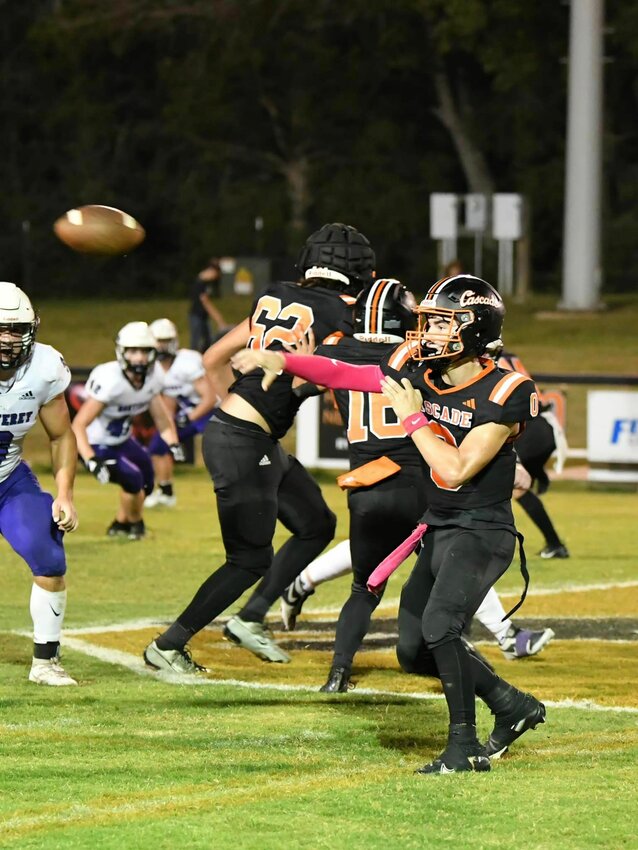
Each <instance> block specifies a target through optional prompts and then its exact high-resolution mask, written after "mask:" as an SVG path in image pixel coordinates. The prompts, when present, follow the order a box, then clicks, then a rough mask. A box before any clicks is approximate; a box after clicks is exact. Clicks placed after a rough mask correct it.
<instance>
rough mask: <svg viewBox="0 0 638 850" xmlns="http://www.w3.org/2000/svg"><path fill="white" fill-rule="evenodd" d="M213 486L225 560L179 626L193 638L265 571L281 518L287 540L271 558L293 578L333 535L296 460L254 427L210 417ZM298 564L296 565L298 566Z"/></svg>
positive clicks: (206, 439) (206, 449)
mask: <svg viewBox="0 0 638 850" xmlns="http://www.w3.org/2000/svg"><path fill="white" fill-rule="evenodd" d="M202 448H203V454H204V461H205V463H206V467H207V469H208V471H209V473H210V475H211V478H212V479H213V483H214V485H215V494H216V496H217V512H218V515H219V522H220V526H221V532H222V539H223V542H224V547H225V549H226V562H225V563H224V564H223V565H222V566H221V567H220V568H219V569H218V570H217V571H216V572H214V573H213V574H212V575H211V576H209V578H208V579H206V581H205V582H204V584H203V585H202V586H201V587H200V588H199V590H198V591H197V593H196V594H195V596H194V598H193V600H192V602H191V603H190V605H189V606H188V607H187V608H186V609H185V610H184V611H183V612H182V614H180V616H179V617H178V618H177V622H178V623H179V624H181V626H182V627H183V628H184V629H185V630H187V631H188V632H190V633H191V634H194V633H195V632H197V631H199V630H200V629H202V628H204V626H206V625H207V624H208V623H210V622H211V620H213V619H215V617H217V616H218V615H219V614H221V613H222V611H224V610H226V608H228V606H229V605H231V604H232V603H233V602H235V601H236V600H237V599H238V598H239V597H240V596H241V595H242V593H244V591H245V590H247V589H248V588H249V587H250V586H251V585H253V584H254V583H255V582H256V581H257V580H258V579H260V578H262V577H263V576H264V575H265V574H267V572H268V571H269V569H270V567H271V564H272V563H273V547H272V539H273V535H274V533H275V525H276V523H277V520H278V519H279V520H280V521H281V522H282V523H283V525H285V527H286V528H287V529H288V530H289V531H291V532H292V537H291V538H290V539H289V540H288V541H287V542H286V543H285V544H284V546H282V548H281V549H280V550H279V552H278V553H277V559H278V561H279V563H280V564H281V565H282V567H281V569H282V570H283V571H286V569H288V570H289V571H292V568H291V567H290V566H289V565H294V570H295V571H296V572H295V571H292V572H293V578H294V575H296V574H297V573H298V572H299V571H300V569H303V567H305V566H306V565H307V564H309V563H310V561H312V560H313V559H314V558H316V556H317V555H318V554H319V553H320V552H322V551H323V549H324V548H325V547H326V546H327V545H328V543H330V541H331V540H332V538H333V537H334V533H335V528H336V517H335V515H334V514H333V513H332V511H331V510H330V509H329V508H328V506H327V505H326V503H325V501H324V499H323V496H322V495H321V490H320V489H319V487H318V485H317V484H316V482H315V481H314V480H313V478H312V477H311V476H310V474H309V473H308V472H307V471H306V470H305V469H304V467H303V466H302V465H301V464H300V463H299V461H298V460H297V459H296V458H294V457H292V456H291V455H288V454H286V452H284V450H283V449H282V448H281V446H280V445H279V443H278V442H277V441H276V440H275V439H273V438H272V437H270V436H269V435H268V434H266V433H265V432H264V431H262V430H261V429H260V428H257V427H256V426H254V427H253V428H251V427H250V426H248V427H237V426H235V425H231V424H230V423H228V422H222V421H220V420H218V419H215V417H213V419H211V421H210V422H209V423H208V425H207V426H206V430H205V431H204V436H203V444H202ZM299 564H301V565H302V566H301V567H299Z"/></svg>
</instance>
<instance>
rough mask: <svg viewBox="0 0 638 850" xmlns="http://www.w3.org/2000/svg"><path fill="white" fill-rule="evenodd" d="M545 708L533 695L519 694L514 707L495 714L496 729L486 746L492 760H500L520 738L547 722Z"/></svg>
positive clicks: (493, 730) (513, 703)
mask: <svg viewBox="0 0 638 850" xmlns="http://www.w3.org/2000/svg"><path fill="white" fill-rule="evenodd" d="M546 713H547V712H546V710H545V706H544V705H543V703H542V702H540V700H537V699H536V697H535V696H532V694H524V693H521V692H520V691H519V692H518V694H517V696H516V699H515V700H514V701H513V702H512V707H511V708H510V709H508V710H507V711H497V712H495V714H494V718H495V723H494V728H493V729H492V731H491V733H490V737H489V738H488V739H487V742H486V744H485V752H486V753H487V755H488V757H489V758H490V759H499V758H500V757H501V756H502V755H504V753H506V752H507V750H508V748H509V746H510V744H513V743H514V741H515V740H516V739H517V738H520V737H521V735H522V734H523V733H524V732H527V730H528V729H536V727H537V726H538V725H539V723H544V722H545V715H546Z"/></svg>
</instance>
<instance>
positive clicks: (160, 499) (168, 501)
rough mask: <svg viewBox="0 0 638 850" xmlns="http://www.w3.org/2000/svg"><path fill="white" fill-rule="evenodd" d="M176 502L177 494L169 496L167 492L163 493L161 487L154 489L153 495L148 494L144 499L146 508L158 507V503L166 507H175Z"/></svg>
mask: <svg viewBox="0 0 638 850" xmlns="http://www.w3.org/2000/svg"><path fill="white" fill-rule="evenodd" d="M176 504H177V496H167V495H166V493H162V491H161V490H160V489H159V488H157V489H156V490H153V492H152V493H151V495H150V496H147V497H146V499H145V500H144V507H145V508H156V507H157V506H158V505H161V506H162V507H165V508H174V507H175V505H176Z"/></svg>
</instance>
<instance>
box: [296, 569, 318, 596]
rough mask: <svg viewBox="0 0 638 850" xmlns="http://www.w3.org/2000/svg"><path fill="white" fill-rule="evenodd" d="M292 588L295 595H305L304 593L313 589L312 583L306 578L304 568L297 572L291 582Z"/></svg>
mask: <svg viewBox="0 0 638 850" xmlns="http://www.w3.org/2000/svg"><path fill="white" fill-rule="evenodd" d="M292 589H293V592H294V593H295V594H296V595H297V596H305V595H306V593H310V592H311V591H313V590H314V589H315V586H314V584H313V583H312V581H311V580H310V579H309V578H308V575H307V570H304V571H303V572H302V573H299V575H298V576H297V578H296V579H295V580H294V581H293V583H292Z"/></svg>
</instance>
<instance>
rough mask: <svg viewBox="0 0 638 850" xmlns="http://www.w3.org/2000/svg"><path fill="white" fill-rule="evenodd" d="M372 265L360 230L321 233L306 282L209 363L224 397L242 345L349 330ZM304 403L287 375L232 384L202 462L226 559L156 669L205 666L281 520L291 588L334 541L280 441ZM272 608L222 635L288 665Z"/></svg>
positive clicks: (161, 641) (261, 308) (154, 649)
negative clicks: (209, 638) (269, 618)
mask: <svg viewBox="0 0 638 850" xmlns="http://www.w3.org/2000/svg"><path fill="white" fill-rule="evenodd" d="M374 267H375V254H374V251H373V250H372V248H371V246H370V243H369V242H368V240H367V239H366V238H365V236H363V234H361V233H359V231H357V230H356V229H355V228H354V227H351V226H349V225H345V224H341V223H334V224H328V225H324V227H322V228H321V229H320V230H318V231H317V232H316V233H313V234H312V235H311V236H310V237H309V238H308V240H307V241H306V244H305V246H304V248H303V249H302V251H301V254H300V256H299V259H298V269H299V271H300V272H301V274H302V276H303V280H302V281H301V284H298V283H273V284H270V285H269V286H268V287H267V288H266V290H265V291H264V292H263V293H262V294H261V295H260V296H259V297H258V298H257V299H256V300H255V303H254V305H253V309H252V313H251V316H250V317H249V318H248V319H246V320H245V321H244V322H243V323H242V324H241V325H239V326H238V327H236V328H234V329H233V330H232V331H230V332H229V333H228V334H226V336H225V337H223V338H222V339H221V340H220V341H219V342H218V343H216V344H215V345H213V346H212V347H211V348H210V349H209V350H208V351H207V352H206V354H205V355H204V364H205V366H206V368H207V371H208V373H209V375H210V376H211V379H212V380H213V386H215V387H217V388H218V393H219V395H224V394H225V386H224V385H225V384H227V383H228V382H229V375H230V367H229V365H228V363H229V358H230V356H231V355H232V354H233V353H235V352H236V351H238V350H239V349H240V348H242V347H244V346H247V348H248V350H254V351H257V350H261V349H269V350H274V351H277V350H281V349H282V346H283V344H285V343H287V342H292V341H293V340H294V339H295V338H296V336H297V335H298V334H299V333H303V332H305V331H308V330H309V329H311V328H312V329H314V334H315V335H316V337H317V338H318V339H320V340H323V339H324V338H325V337H327V336H329V335H331V334H333V333H351V332H352V305H353V304H354V299H355V296H356V295H357V293H358V292H359V291H360V290H361V289H362V288H363V286H365V285H366V284H367V283H369V282H370V281H371V280H372V279H373V277H374ZM301 401H302V398H300V397H299V396H298V395H296V394H295V393H294V392H293V379H292V377H291V376H290V375H288V374H282V375H280V376H279V377H278V378H277V380H276V381H275V382H274V385H273V386H272V388H271V390H270V392H266V391H265V390H264V389H263V388H262V386H261V375H258V374H253V375H250V374H247V375H240V376H239V378H237V380H235V381H234V383H232V385H231V386H230V387H229V389H228V393H227V394H225V397H224V398H223V400H222V402H221V404H220V405H219V407H217V408H216V410H215V413H214V415H213V417H212V419H211V420H210V422H209V423H208V425H207V427H206V430H205V431H204V435H203V454H204V461H205V463H206V467H207V469H208V471H209V472H210V475H211V478H212V479H213V483H214V486H215V494H216V496H217V512H218V516H219V522H220V526H221V532H222V538H223V541H224V547H225V550H226V561H225V563H224V564H223V565H222V566H221V567H219V569H217V570H216V571H215V572H214V573H213V574H212V575H210V576H209V577H208V578H207V579H206V581H205V582H204V583H203V584H202V586H201V587H200V588H199V590H198V591H197V592H196V594H195V596H194V597H193V599H192V601H191V602H190V603H189V605H188V606H187V607H186V608H185V609H184V611H183V612H182V613H181V614H180V615H179V616H178V618H177V619H176V620H175V622H174V623H173V624H172V625H171V626H170V627H169V628H168V629H167V630H166V631H165V632H164V633H163V634H161V635H160V636H159V637H158V638H157V639H156V640H154V641H152V642H151V643H150V644H149V645H148V646H147V647H146V650H145V651H144V658H145V660H146V662H147V663H148V664H149V665H150V666H152V667H155V668H157V669H164V670H173V671H177V672H187V673H195V672H198V670H201V669H202V668H201V666H200V665H198V664H196V663H195V662H194V661H193V660H192V658H191V656H190V653H189V651H188V649H187V648H186V644H187V643H188V641H189V640H190V638H191V637H192V636H193V635H194V634H196V633H197V632H199V631H200V630H201V629H203V628H204V627H205V626H206V625H208V623H210V622H211V621H212V620H214V619H215V618H216V617H217V616H219V614H221V613H222V612H223V611H225V610H226V609H227V608H228V606H229V605H231V604H232V603H233V602H235V601H236V600H237V599H238V598H239V597H240V596H241V595H242V593H244V591H245V590H247V589H248V588H249V587H251V585H253V584H254V583H255V582H256V581H258V580H259V579H261V578H263V577H264V576H266V575H267V574H268V571H269V569H270V567H271V565H272V564H273V547H272V539H273V535H274V532H275V525H276V522H277V520H278V519H279V520H280V522H282V523H283V525H285V526H286V528H288V529H289V530H290V531H291V532H292V536H291V537H290V538H289V539H288V541H287V542H286V543H285V544H284V545H283V546H282V547H281V549H279V551H278V552H277V555H276V566H277V572H278V574H279V575H281V576H283V577H285V578H286V581H285V582H284V585H283V586H285V585H286V584H288V583H289V582H290V581H292V579H294V577H295V576H296V575H297V573H298V572H299V570H300V568H302V567H303V566H306V565H307V564H308V563H310V561H312V559H313V558H315V557H316V556H317V555H318V554H319V553H320V552H321V551H322V550H323V549H324V548H325V546H326V545H327V544H328V543H329V542H330V541H331V540H332V538H333V536H334V532H335V528H336V518H335V516H334V514H333V513H332V511H331V510H330V509H329V508H328V506H327V505H326V502H325V501H324V499H323V496H322V495H321V491H320V489H319V487H318V485H317V484H316V482H315V481H314V480H313V478H312V477H311V476H310V474H309V473H308V472H306V470H305V469H304V468H303V466H302V465H301V464H300V463H299V461H298V460H297V459H296V458H294V457H293V456H291V455H288V454H286V452H285V451H284V450H283V449H282V447H281V446H280V444H279V439H280V438H281V437H283V435H284V434H285V433H286V431H287V430H288V429H289V428H290V426H291V425H292V423H293V420H294V417H295V414H296V412H297V410H298V408H299V406H300V404H301ZM300 565H301V567H300ZM275 598H276V597H275ZM265 604H266V607H265V608H264V610H263V611H260V610H255V611H253V612H252V615H251V619H249V618H248V616H243V617H232V618H231V619H230V620H229V621H228V623H227V625H226V627H225V629H224V635H225V637H227V638H228V639H229V640H232V641H233V642H235V643H237V644H239V645H241V646H243V647H245V648H246V649H249V650H250V651H252V652H254V653H255V654H256V655H258V656H259V657H261V658H263V659H264V660H267V661H279V662H287V661H289V660H290V658H289V656H288V655H287V654H286V653H285V652H284V651H283V650H282V649H281V648H280V647H279V646H278V645H277V644H276V643H275V642H274V640H273V639H272V637H271V636H270V634H269V633H268V631H267V630H266V628H265V627H264V624H263V617H264V615H265V613H266V611H267V610H268V607H269V603H265Z"/></svg>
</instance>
